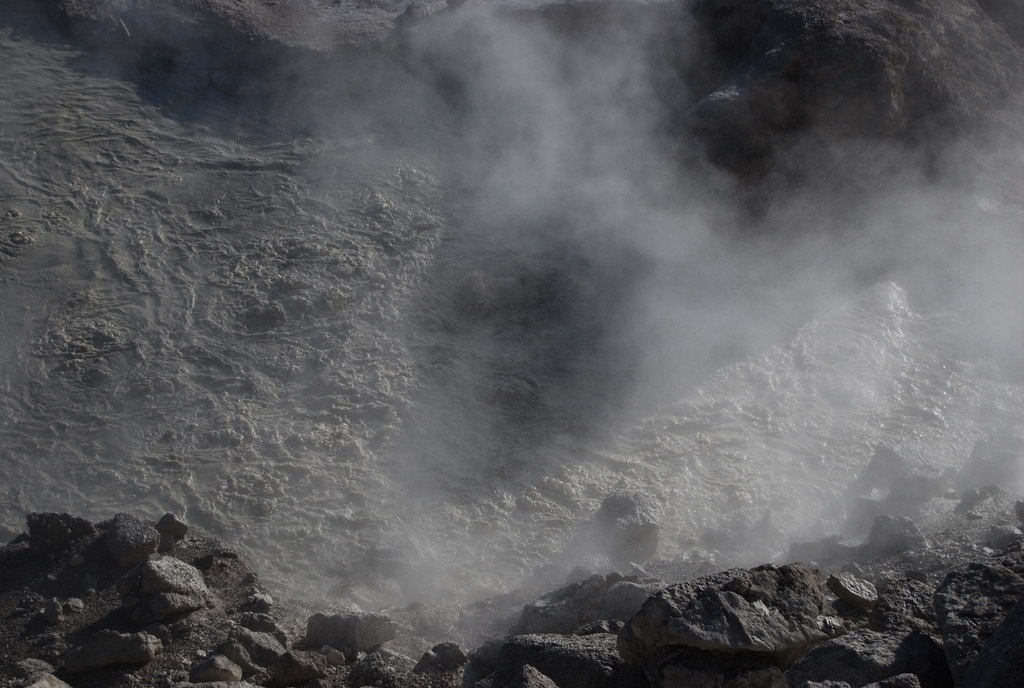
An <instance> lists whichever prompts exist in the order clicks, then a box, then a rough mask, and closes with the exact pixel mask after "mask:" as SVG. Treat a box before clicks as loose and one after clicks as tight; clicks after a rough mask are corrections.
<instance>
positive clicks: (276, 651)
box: [220, 626, 287, 676]
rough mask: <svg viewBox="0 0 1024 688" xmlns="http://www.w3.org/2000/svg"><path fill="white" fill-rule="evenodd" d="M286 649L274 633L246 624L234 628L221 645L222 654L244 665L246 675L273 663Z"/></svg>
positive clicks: (239, 664)
mask: <svg viewBox="0 0 1024 688" xmlns="http://www.w3.org/2000/svg"><path fill="white" fill-rule="evenodd" d="M286 651H287V650H286V649H285V647H284V645H282V644H281V643H280V642H279V641H278V639H277V638H275V637H274V636H273V635H272V634H270V633H264V632H262V631H252V630H250V629H248V628H245V627H244V626H235V627H234V628H232V629H231V632H230V633H229V634H228V639H227V641H226V642H225V643H224V644H223V645H221V646H220V652H221V654H223V655H224V656H225V657H227V658H228V659H230V660H231V661H232V662H234V663H235V664H237V665H238V666H240V667H242V674H243V675H244V676H251V675H252V674H255V673H256V672H257V671H259V670H260V669H261V668H265V667H269V666H271V665H273V664H274V662H276V661H277V658H278V657H280V656H281V655H283V654H284V653H285V652H286Z"/></svg>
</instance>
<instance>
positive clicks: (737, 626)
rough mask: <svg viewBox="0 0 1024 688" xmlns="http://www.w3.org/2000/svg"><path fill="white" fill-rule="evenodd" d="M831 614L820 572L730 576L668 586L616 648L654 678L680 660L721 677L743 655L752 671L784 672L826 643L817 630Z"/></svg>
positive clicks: (793, 569) (780, 570)
mask: <svg viewBox="0 0 1024 688" xmlns="http://www.w3.org/2000/svg"><path fill="white" fill-rule="evenodd" d="M827 609H828V605H827V602H826V601H825V595H824V592H823V590H822V588H821V582H820V580H819V577H818V572H817V571H816V570H815V569H810V568H807V567H805V566H802V565H799V564H790V565H787V566H774V565H771V564H767V565H764V566H759V567H757V568H755V569H751V570H749V571H748V570H744V569H733V570H731V571H725V572H722V573H718V574H712V575H709V576H703V577H701V578H698V579H696V580H693V581H688V582H685V583H677V584H675V585H670V586H669V587H667V588H665V589H664V590H662V591H661V592H659V593H658V594H656V595H654V596H653V597H651V598H650V599H648V600H647V602H646V603H644V606H643V607H642V608H641V609H640V611H639V612H637V613H636V615H635V616H633V618H632V619H630V620H629V621H628V622H627V623H626V627H625V628H623V630H622V632H621V633H620V634H619V640H618V648H619V653H620V654H621V656H622V658H623V659H625V660H626V661H629V662H631V663H633V664H637V665H639V666H642V667H644V669H645V671H646V672H647V675H648V676H651V677H654V676H658V675H660V674H664V672H665V669H666V666H667V665H668V664H672V663H676V661H677V660H676V659H675V658H677V657H678V658H680V661H684V662H685V663H686V664H687V666H694V667H696V668H697V669H699V670H700V671H701V672H703V673H707V671H709V670H712V671H715V670H717V671H718V672H719V673H720V674H722V675H725V674H728V673H734V671H733V670H734V669H735V665H736V663H737V661H739V660H742V658H743V656H746V658H747V659H748V660H750V661H751V662H752V665H751V666H750V667H749V669H750V670H759V669H762V668H764V667H765V666H767V665H775V666H780V667H781V666H786V665H788V664H789V662H791V661H792V660H793V658H794V657H796V656H797V655H799V654H800V653H801V652H803V651H804V649H805V648H806V647H807V646H808V645H809V644H810V643H813V642H816V641H820V640H824V639H825V638H826V637H827V636H826V634H825V633H823V632H822V631H821V630H819V627H818V617H819V616H820V615H822V614H823V613H824V612H826V610H827ZM684 655H685V657H684ZM722 657H729V658H730V659H729V660H728V662H723V660H722V659H721V658H722ZM716 667H717V669H716Z"/></svg>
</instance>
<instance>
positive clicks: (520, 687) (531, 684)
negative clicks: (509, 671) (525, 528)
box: [508, 664, 559, 688]
mask: <svg viewBox="0 0 1024 688" xmlns="http://www.w3.org/2000/svg"><path fill="white" fill-rule="evenodd" d="M508 688H559V685H558V684H557V683H555V682H554V681H552V680H551V679H549V678H548V677H547V676H545V675H544V674H542V673H540V672H539V671H537V669H535V668H534V667H532V666H530V665H529V664H527V665H526V666H524V667H523V669H522V671H520V672H519V673H518V674H516V675H515V676H513V677H512V680H511V681H510V682H509V683H508Z"/></svg>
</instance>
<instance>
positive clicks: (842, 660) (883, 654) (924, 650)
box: [786, 629, 952, 688]
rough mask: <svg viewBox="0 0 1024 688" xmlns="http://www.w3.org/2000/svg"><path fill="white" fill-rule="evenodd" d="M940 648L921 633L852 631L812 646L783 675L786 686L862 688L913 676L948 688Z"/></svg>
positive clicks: (948, 684) (925, 683)
mask: <svg viewBox="0 0 1024 688" xmlns="http://www.w3.org/2000/svg"><path fill="white" fill-rule="evenodd" d="M943 660H944V657H943V653H942V649H941V648H940V647H939V646H938V645H936V644H935V641H934V640H932V639H931V638H930V637H929V636H927V635H924V634H923V633H917V632H913V633H909V634H906V635H900V634H887V633H878V632H876V631H872V630H869V629H861V630H857V631H852V632H850V633H847V634H846V635H842V636H839V637H838V638H833V639H831V640H829V641H827V642H825V643H821V644H820V645H815V646H814V647H812V648H811V649H810V650H809V651H808V652H807V654H805V655H804V656H803V657H800V658H799V659H798V660H796V662H794V663H793V666H791V667H790V668H789V670H788V671H787V672H786V678H787V679H788V680H789V683H790V685H800V684H801V683H802V682H804V681H826V680H832V681H845V682H847V683H849V684H850V685H851V686H863V685H865V684H867V683H871V682H872V681H882V680H885V679H888V678H890V677H893V676H896V675H898V674H904V673H913V674H915V675H917V676H918V677H919V678H920V679H921V684H922V685H924V686H931V687H933V688H939V687H940V686H951V685H952V682H951V678H950V676H949V670H948V669H947V668H946V664H945V662H944V661H943Z"/></svg>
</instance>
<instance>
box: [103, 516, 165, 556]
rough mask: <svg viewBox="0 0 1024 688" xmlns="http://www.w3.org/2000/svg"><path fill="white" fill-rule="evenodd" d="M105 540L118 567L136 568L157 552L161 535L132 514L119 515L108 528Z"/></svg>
mask: <svg viewBox="0 0 1024 688" xmlns="http://www.w3.org/2000/svg"><path fill="white" fill-rule="evenodd" d="M105 540H106V543H107V549H108V550H109V552H110V556H112V557H114V561H116V562H117V564H118V566H134V565H135V564H138V563H141V562H142V561H145V559H146V558H147V557H148V556H149V555H150V554H153V553H155V552H156V551H157V549H158V547H159V546H160V533H159V532H158V531H157V529H156V528H154V527H153V526H151V525H149V524H147V523H144V522H142V521H140V520H139V519H137V518H135V517H134V516H132V515H130V514H117V515H116V516H114V518H113V520H112V521H111V522H110V524H109V526H108V528H107V535H106V538H105Z"/></svg>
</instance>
